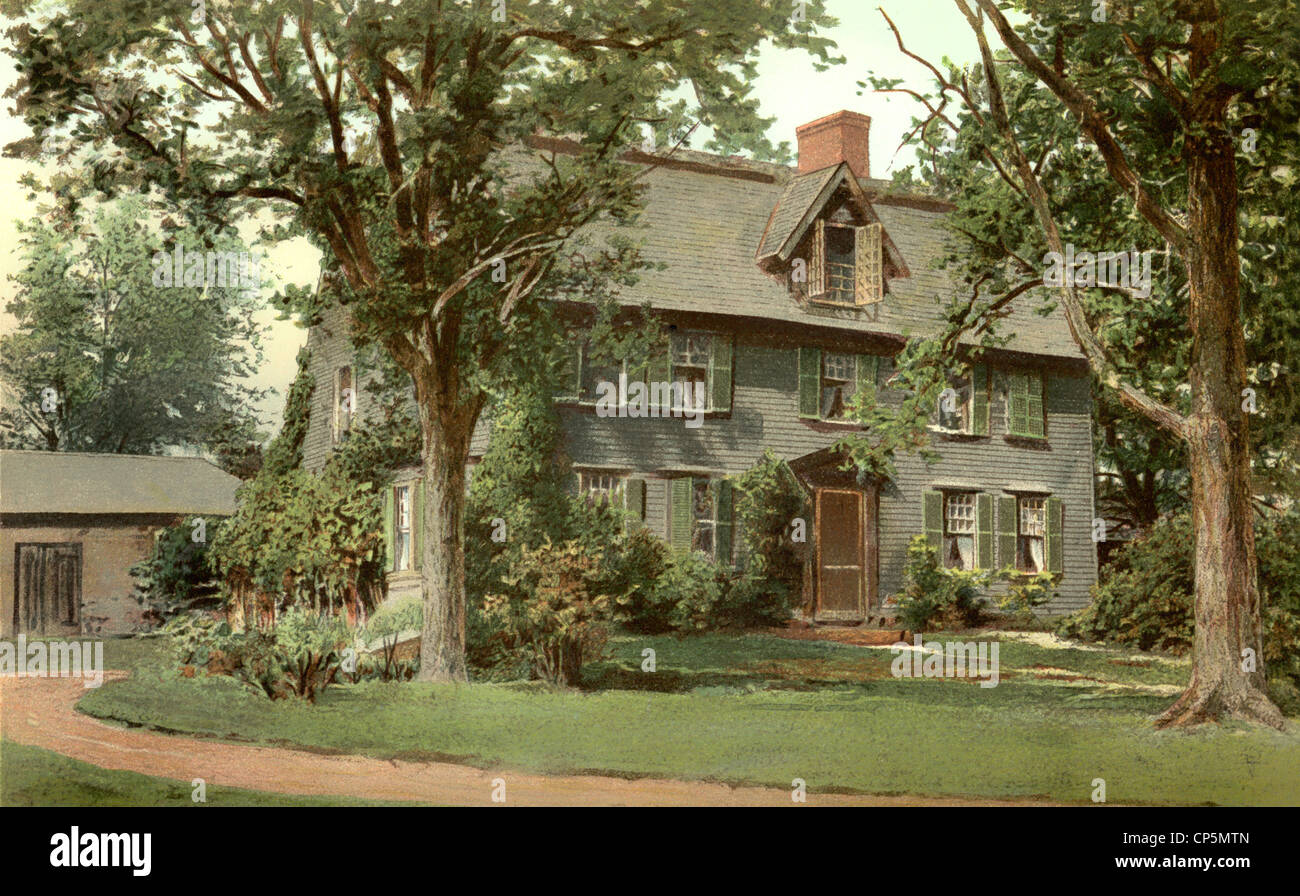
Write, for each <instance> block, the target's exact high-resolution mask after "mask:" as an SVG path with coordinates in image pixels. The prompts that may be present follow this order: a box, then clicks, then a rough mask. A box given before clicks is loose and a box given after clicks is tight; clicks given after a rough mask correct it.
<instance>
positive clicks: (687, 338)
mask: <svg viewBox="0 0 1300 896" xmlns="http://www.w3.org/2000/svg"><path fill="white" fill-rule="evenodd" d="M712 351H713V337H711V336H710V335H708V334H707V333H674V334H673V337H672V355H671V359H672V365H673V367H672V370H673V372H672V378H673V382H674V383H681V384H682V389H681V393H682V394H683V395H689V397H690V402H691V405H692V406H697V405H698V404H699V403H700V402H701V400H703V401H705V402H707V399H706V398H703V396H705V395H707V394H708V393H707V392H706V391H705V390H706V389H708V384H709V357H710V354H711V352H712ZM688 388H689V389H690V392H689V393H688V392H687V389H688ZM677 401H678V397H677V391H676V390H674V392H673V402H674V407H680V405H678V404H677Z"/></svg>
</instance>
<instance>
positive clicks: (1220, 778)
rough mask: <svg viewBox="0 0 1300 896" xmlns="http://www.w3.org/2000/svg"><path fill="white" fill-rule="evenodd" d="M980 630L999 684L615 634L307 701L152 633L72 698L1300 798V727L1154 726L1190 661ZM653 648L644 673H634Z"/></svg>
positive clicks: (605, 763) (906, 782)
mask: <svg viewBox="0 0 1300 896" xmlns="http://www.w3.org/2000/svg"><path fill="white" fill-rule="evenodd" d="M952 637H953V639H957V640H971V639H972V637H973V636H969V635H962V636H952ZM979 637H980V638H996V639H998V641H999V646H1000V657H999V659H1000V666H1001V682H1000V684H999V685H998V686H997V687H995V688H981V687H979V686H978V685H977V684H976V683H974V682H973V681H970V680H961V679H896V678H894V677H893V676H892V675H891V673H890V663H891V661H892V659H893V657H892V655H891V654H890V652H889V650H888V649H873V648H866V647H855V646H850V645H845V644H836V643H828V642H819V641H796V640H790V639H785V638H780V637H777V636H774V635H769V634H748V635H721V634H718V635H701V636H692V637H686V638H677V637H671V636H665V637H638V636H625V637H620V638H617V639H615V640H614V641H613V642H612V643H611V649H612V653H613V655H612V656H611V658H610V660H609V661H608V662H604V663H599V664H593V665H592V666H591V667H590V668H589V670H588V675H587V677H586V681H585V685H586V689H585V690H583V691H570V692H557V691H552V690H550V689H547V688H544V687H542V686H540V685H537V684H522V683H520V684H488V683H472V684H469V685H459V686H457V685H429V684H419V683H403V684H395V683H383V682H365V683H361V684H357V685H347V686H342V687H337V688H331V689H330V690H329V691H327V692H326V693H325V694H324V695H323V697H322V698H321V699H320V701H319V702H318V703H317V704H316V705H315V706H312V705H308V704H303V703H296V702H284V701H282V702H276V703H272V702H271V701H269V700H267V699H266V698H265V697H262V696H259V695H257V694H254V693H252V692H251V691H250V690H248V689H246V688H243V687H241V686H240V685H238V684H237V683H236V682H234V681H233V680H231V679H226V678H204V677H199V678H195V679H183V678H179V677H177V676H176V675H175V674H174V673H172V672H171V671H170V670H168V669H167V668H166V667H165V665H166V664H164V663H162V662H159V660H158V659H157V658H156V657H155V656H154V655H153V654H154V652H156V651H157V650H158V648H159V647H160V646H161V645H160V644H159V642H154V646H153V647H152V648H151V649H148V650H141V651H140V652H139V653H136V654H133V655H130V656H127V655H126V654H127V653H128V652H122V653H120V654H119V656H124V657H125V658H126V659H127V660H129V661H130V662H131V663H132V665H133V668H134V670H135V673H134V674H133V675H132V677H131V678H130V679H129V680H127V681H123V682H114V683H110V684H106V685H105V686H104V687H102V688H100V689H99V690H97V691H93V692H91V693H90V694H89V695H88V696H87V697H85V698H84V699H83V700H82V701H81V703H80V704H79V708H80V709H82V710H83V711H85V712H89V713H90V714H92V715H96V716H99V717H102V718H105V719H112V720H119V721H123V722H128V723H130V724H138V725H147V726H154V727H158V728H163V729H167V730H169V731H176V732H186V733H190V734H194V735H199V736H210V737H219V738H231V739H237V740H241V741H254V742H260V743H279V744H285V743H288V744H296V745H300V746H304V747H308V748H311V749H319V750H331V751H340V752H347V753H360V754H365V755H370V756H376V757H382V758H406V759H421V758H425V759H442V760H452V761H457V762H464V763H468V764H472V765H475V766H479V767H484V768H500V767H504V768H514V769H520V770H525V771H533V772H541V773H548V772H549V773H580V772H600V773H606V774H615V775H623V776H628V777H636V776H645V775H652V776H668V777H676V778H686V779H704V780H714V781H723V782H727V783H733V784H765V785H771V786H776V787H789V786H790V782H791V780H792V779H794V778H803V779H804V780H805V781H807V782H808V787H809V789H811V790H814V791H816V790H823V791H832V790H838V791H860V792H873V793H913V794H931V795H945V794H946V795H961V796H977V797H978V796H985V797H1029V796H1044V797H1050V798H1052V799H1056V800H1065V801H1076V802H1088V801H1089V800H1090V794H1091V793H1092V790H1093V784H1092V781H1093V779H1095V778H1103V779H1105V780H1106V783H1107V796H1108V799H1109V800H1110V801H1112V802H1126V803H1152V804H1204V803H1215V804H1237V805H1241V804H1286V805H1295V804H1300V776H1297V775H1296V769H1297V768H1300V733H1297V731H1296V729H1295V726H1292V728H1291V729H1290V730H1289V731H1288V732H1285V733H1278V732H1274V731H1268V730H1259V729H1253V728H1246V727H1238V726H1223V727H1209V728H1205V729H1198V730H1192V731H1164V732H1160V731H1155V730H1154V729H1153V728H1152V725H1151V720H1152V717H1153V716H1154V715H1155V714H1157V713H1158V712H1159V711H1160V710H1162V709H1163V708H1165V707H1166V706H1167V705H1168V704H1169V703H1170V702H1171V701H1172V699H1173V694H1174V693H1176V690H1177V689H1178V688H1179V687H1181V686H1182V684H1183V683H1184V682H1185V680H1186V677H1187V674H1188V666H1187V663H1186V661H1185V660H1178V659H1171V658H1167V657H1158V656H1152V655H1148V654H1143V655H1135V654H1132V653H1129V652H1126V651H1121V650H1105V649H1089V648H1080V647H1074V646H1062V645H1053V644H1049V643H1046V642H1044V643H1030V642H1027V641H1025V640H1023V639H1019V638H1016V637H1014V636H1012V635H1008V634H1006V633H986V634H982V635H980V636H979ZM930 639H934V640H943V639H944V636H943V635H933V636H930V638H928V639H927V640H930ZM646 647H650V648H653V649H654V650H655V653H656V663H657V670H656V671H655V672H653V673H648V672H642V671H641V663H642V651H643V649H644V648H646Z"/></svg>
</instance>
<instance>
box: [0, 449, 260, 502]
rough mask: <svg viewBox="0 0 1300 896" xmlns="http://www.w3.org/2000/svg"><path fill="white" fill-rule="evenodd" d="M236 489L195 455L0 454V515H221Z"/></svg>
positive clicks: (236, 483) (227, 477)
mask: <svg viewBox="0 0 1300 896" xmlns="http://www.w3.org/2000/svg"><path fill="white" fill-rule="evenodd" d="M239 484H240V483H239V480H238V479H236V478H235V477H234V476H231V475H230V474H229V473H227V472H225V471H224V470H221V469H220V468H219V467H217V466H216V465H215V464H212V463H210V462H208V461H206V460H203V459H202V458H199V457H154V456H145V455H138V454H81V453H77V452H64V451H0V513H77V514H92V513H94V514H110V513H111V514H118V513H148V514H154V513H158V514H208V515H211V516H229V515H231V514H232V513H234V512H235V489H237V488H238V487H239Z"/></svg>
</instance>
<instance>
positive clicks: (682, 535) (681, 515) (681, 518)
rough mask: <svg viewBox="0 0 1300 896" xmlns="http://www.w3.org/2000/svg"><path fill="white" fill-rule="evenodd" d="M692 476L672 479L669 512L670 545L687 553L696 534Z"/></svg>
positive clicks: (675, 549)
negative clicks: (694, 531) (692, 499)
mask: <svg viewBox="0 0 1300 896" xmlns="http://www.w3.org/2000/svg"><path fill="white" fill-rule="evenodd" d="M691 490H692V486H691V477H689V476H680V477H678V478H677V479H674V480H673V481H672V494H671V498H672V503H671V511H670V514H669V518H670V524H669V525H670V527H671V532H670V533H669V537H668V545H669V546H670V547H671V548H672V549H673V550H674V551H681V552H682V553H686V552H688V551H690V549H691V540H692V539H691V536H692V535H693V534H694V533H693V531H692V530H693V529H694V528H695V515H694V514H693V513H692V507H691V503H692V501H691V498H692V495H691Z"/></svg>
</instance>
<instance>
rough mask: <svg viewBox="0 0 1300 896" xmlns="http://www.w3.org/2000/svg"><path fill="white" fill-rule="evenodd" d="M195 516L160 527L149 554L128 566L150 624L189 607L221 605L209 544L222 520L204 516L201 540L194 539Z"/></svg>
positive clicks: (204, 607)
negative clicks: (202, 538)
mask: <svg viewBox="0 0 1300 896" xmlns="http://www.w3.org/2000/svg"><path fill="white" fill-rule="evenodd" d="M195 519H196V518H190V519H186V520H184V521H182V522H180V523H178V524H177V525H175V526H168V527H166V528H165V529H162V530H160V531H159V533H158V537H157V540H156V541H155V542H154V546H153V550H152V551H150V553H149V556H148V557H146V558H145V559H144V560H141V561H140V562H139V563H137V564H135V565H134V566H132V567H131V570H130V572H131V575H132V577H134V578H135V599H136V600H137V601H138V602H139V603H140V604H141V606H142V607H144V611H143V616H144V619H145V622H146V623H147V624H148V625H149V626H150V627H153V626H155V625H161V624H163V623H165V622H167V621H168V620H170V619H172V618H173V617H175V616H177V615H180V614H186V613H189V612H190V611H192V610H207V611H215V610H219V609H221V584H220V579H219V576H218V574H217V570H216V567H215V565H214V563H213V558H212V556H211V554H210V553H209V551H208V545H209V544H211V543H212V539H213V538H215V537H216V536H217V535H218V533H220V531H221V527H222V524H223V523H224V520H221V519H206V518H205V519H204V521H203V524H202V526H203V529H202V532H203V535H204V540H203V541H200V542H195V541H194V534H195V531H196V530H195V527H194V523H195Z"/></svg>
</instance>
